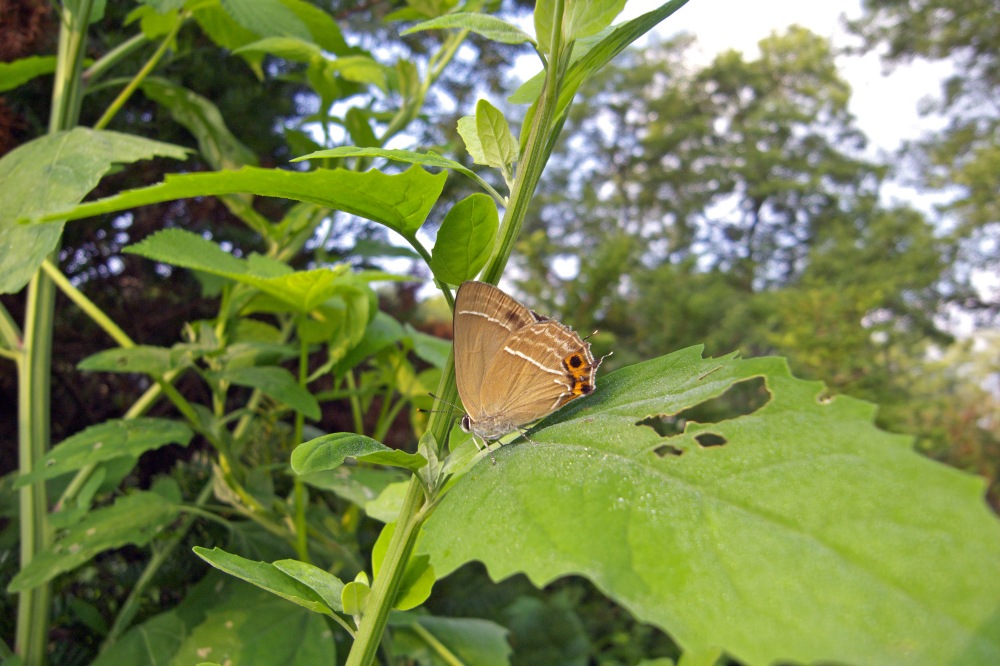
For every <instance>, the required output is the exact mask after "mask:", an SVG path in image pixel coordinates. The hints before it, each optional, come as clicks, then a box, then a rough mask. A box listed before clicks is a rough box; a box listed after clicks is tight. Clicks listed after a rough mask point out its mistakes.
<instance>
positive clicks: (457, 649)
mask: <svg viewBox="0 0 1000 666" xmlns="http://www.w3.org/2000/svg"><path fill="white" fill-rule="evenodd" d="M414 624H418V625H420V628H421V631H413V630H412V629H408V627H412V626H413V625H414ZM389 625H390V626H391V627H393V638H394V639H395V645H394V647H395V648H396V650H397V652H399V653H401V654H405V655H407V656H408V657H410V658H411V659H413V660H415V661H417V662H418V663H423V662H424V661H427V662H429V663H432V664H436V663H437V662H436V661H434V658H435V656H436V655H437V654H438V649H437V646H436V645H429V644H428V642H427V639H426V634H430V635H431V636H433V637H434V641H437V642H439V643H440V644H441V645H444V646H445V647H446V648H448V651H449V652H451V653H452V654H454V655H455V657H457V658H458V660H459V662H460V663H463V664H475V665H476V666H507V665H508V664H510V663H511V660H510V657H511V647H510V643H508V642H507V633H508V632H507V630H506V629H505V628H504V627H502V626H500V625H498V624H496V623H494V622H489V621H488V620H475V619H469V618H451V617H434V616H431V615H414V614H410V613H393V614H392V615H391V616H389ZM525 663H528V662H525ZM534 663H556V662H534Z"/></svg>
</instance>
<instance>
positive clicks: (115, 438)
mask: <svg viewBox="0 0 1000 666" xmlns="http://www.w3.org/2000/svg"><path fill="white" fill-rule="evenodd" d="M193 435H194V433H192V432H191V429H190V428H188V427H187V426H186V425H184V424H183V423H179V422H177V421H170V420H167V419H151V418H138V419H115V420H112V421H105V422H104V423H101V424H99V425H95V426H90V427H89V428H87V429H86V430H84V431H82V432H79V433H77V434H75V435H73V436H72V437H70V438H68V439H64V440H63V441H62V442H61V443H59V444H58V445H57V446H54V447H53V448H52V450H51V451H49V452H48V453H47V454H46V455H45V458H43V459H42V461H41V463H40V464H39V466H38V469H36V470H35V471H33V472H31V473H30V474H25V475H23V476H21V477H20V478H19V479H18V480H17V485H18V486H24V485H27V484H29V483H34V482H35V481H38V480H41V479H51V478H53V477H56V476H59V475H60V474H65V473H66V472H71V471H73V470H76V469H80V468H81V467H83V466H85V465H90V464H94V463H99V462H103V461H105V460H112V459H114V458H119V457H121V456H131V457H136V458H137V457H139V455H140V454H142V453H144V452H146V451H149V450H152V449H156V448H159V447H161V446H163V445H165V444H180V445H181V446H187V445H188V443H189V442H190V441H191V437H192V436H193Z"/></svg>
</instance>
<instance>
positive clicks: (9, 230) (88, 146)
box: [0, 127, 187, 293]
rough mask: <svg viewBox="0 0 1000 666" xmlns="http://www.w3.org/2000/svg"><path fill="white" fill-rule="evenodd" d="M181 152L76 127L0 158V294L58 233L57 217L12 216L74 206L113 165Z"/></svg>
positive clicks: (20, 281)
mask: <svg viewBox="0 0 1000 666" xmlns="http://www.w3.org/2000/svg"><path fill="white" fill-rule="evenodd" d="M157 155H160V156H165V157H172V158H174V159H184V158H185V157H186V156H187V151H185V150H184V149H183V148H179V147H178V146H172V145H170V144H166V143H160V142H158V141H150V140H148V139H142V138H139V137H135V136H130V135H127V134H119V133H117V132H101V131H95V130H90V129H84V128H82V127H78V128H76V129H73V130H70V131H68V132H59V133H57V134H47V135H45V136H43V137H41V138H38V139H35V140H34V141H31V142H29V143H26V144H24V145H22V146H18V147H17V148H15V149H14V150H12V151H10V152H9V153H7V154H6V155H4V156H3V157H2V158H0V183H3V187H0V293H11V292H15V291H18V290H20V289H21V287H23V286H24V285H25V284H26V283H27V282H28V279H29V278H30V277H31V275H32V274H33V273H34V272H35V271H36V270H37V269H38V267H39V266H40V265H41V263H42V260H44V259H45V257H46V256H47V255H48V254H49V253H50V252H51V251H52V249H53V248H54V247H55V246H56V243H57V242H58V241H59V238H60V236H61V235H62V227H63V225H62V222H63V219H62V218H61V217H60V216H59V215H53V216H51V218H50V220H51V221H53V222H57V223H56V224H50V225H45V226H23V225H20V224H18V223H17V222H18V220H19V219H21V218H25V217H31V216H39V215H43V214H45V213H48V212H50V211H54V210H60V209H64V208H67V207H69V206H73V205H75V204H76V203H77V202H78V201H80V200H81V199H83V197H84V196H86V194H87V193H88V192H90V191H91V190H92V189H94V187H95V186H96V185H97V183H98V181H99V180H100V179H101V178H102V177H103V176H104V174H106V173H107V172H108V171H110V170H111V167H112V166H113V165H115V164H116V163H124V162H137V161H139V160H145V159H149V158H152V157H155V156H157Z"/></svg>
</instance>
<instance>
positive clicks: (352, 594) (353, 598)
mask: <svg viewBox="0 0 1000 666" xmlns="http://www.w3.org/2000/svg"><path fill="white" fill-rule="evenodd" d="M371 591H372V589H371V587H369V586H368V585H367V584H366V583H362V582H359V581H351V582H350V583H348V584H347V585H345V586H344V591H343V592H342V593H341V595H340V598H341V603H342V605H343V607H344V612H345V613H347V614H348V615H355V616H356V615H363V614H364V612H365V610H366V609H367V608H368V597H369V596H371Z"/></svg>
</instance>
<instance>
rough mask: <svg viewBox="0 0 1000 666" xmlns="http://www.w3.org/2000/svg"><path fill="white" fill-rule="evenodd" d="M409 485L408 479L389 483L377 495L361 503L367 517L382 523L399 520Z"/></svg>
mask: <svg viewBox="0 0 1000 666" xmlns="http://www.w3.org/2000/svg"><path fill="white" fill-rule="evenodd" d="M409 486H410V482H409V481H397V482H396V483H390V484H389V485H387V486H386V487H385V488H383V489H382V492H380V493H379V495H378V497H376V498H375V499H373V500H372V501H370V502H366V503H365V504H364V505H363V508H364V510H365V513H367V514H368V517H369V518H374V519H375V520H378V521H381V522H383V523H393V522H396V521H397V520H399V512H400V510H402V508H403V502H404V501H405V500H406V493H407V489H408V488H409Z"/></svg>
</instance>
